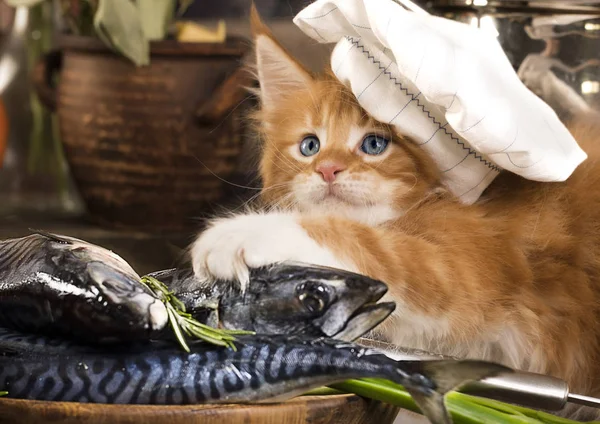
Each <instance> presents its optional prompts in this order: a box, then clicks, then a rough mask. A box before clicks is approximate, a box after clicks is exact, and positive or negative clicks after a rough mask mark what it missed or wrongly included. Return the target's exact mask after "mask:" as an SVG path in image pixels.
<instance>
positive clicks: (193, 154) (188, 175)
mask: <svg viewBox="0 0 600 424" xmlns="http://www.w3.org/2000/svg"><path fill="white" fill-rule="evenodd" d="M59 46H60V50H59V51H55V52H52V53H51V54H49V55H47V56H46V57H45V58H43V59H42V60H41V61H40V62H39V63H38V65H37V67H36V68H35V71H34V75H33V79H34V85H35V87H36V90H37V92H38V95H39V96H40V99H41V100H42V101H43V102H44V104H45V105H47V106H48V107H50V108H52V109H54V110H56V112H57V115H58V119H59V126H60V134H61V138H62V141H63V143H64V148H65V153H66V157H67V160H68V163H69V166H70V168H71V171H72V174H73V178H74V180H75V183H76V185H77V187H78V189H79V192H80V194H81V196H82V198H83V200H84V202H85V205H86V207H87V210H88V212H89V215H90V217H91V218H92V219H93V220H94V221H96V222H99V223H102V224H108V225H110V226H117V227H132V228H136V229H152V230H180V229H185V228H187V227H190V226H193V225H195V224H196V218H197V217H199V216H202V215H203V214H204V213H205V212H206V211H212V210H213V209H214V204H216V203H222V202H224V201H227V194H228V185H227V183H225V182H223V180H232V179H235V176H236V172H238V171H239V169H238V164H239V163H240V159H241V158H240V153H241V152H242V147H243V136H244V128H245V127H244V124H243V119H241V118H242V116H243V111H244V107H237V106H238V105H239V104H240V102H243V100H244V98H246V96H247V93H246V92H245V90H244V88H243V87H244V86H248V85H250V84H251V83H252V80H251V77H250V75H249V74H247V73H246V72H245V71H244V70H243V69H242V68H241V65H242V58H243V57H244V55H245V54H246V52H247V51H248V48H249V43H248V42H247V41H246V40H244V39H237V38H236V39H230V40H228V41H227V42H225V43H222V44H200V43H178V42H175V41H160V42H156V43H153V44H152V45H151V64H150V65H149V66H146V67H140V68H138V67H135V66H134V65H133V64H132V63H130V62H129V61H128V60H127V59H124V58H122V57H121V56H119V55H117V54H115V53H113V52H112V51H110V50H109V49H107V48H106V47H105V46H104V44H102V43H101V42H100V41H99V40H96V39H94V38H87V37H78V36H63V37H61V39H60V40H59ZM55 75H57V76H58V81H59V83H58V85H57V87H56V88H55V87H54V85H53V84H52V81H53V80H54V76H55ZM215 174H216V175H218V176H219V177H220V178H221V179H219V178H217V177H216V176H215ZM222 179H223V180H222Z"/></svg>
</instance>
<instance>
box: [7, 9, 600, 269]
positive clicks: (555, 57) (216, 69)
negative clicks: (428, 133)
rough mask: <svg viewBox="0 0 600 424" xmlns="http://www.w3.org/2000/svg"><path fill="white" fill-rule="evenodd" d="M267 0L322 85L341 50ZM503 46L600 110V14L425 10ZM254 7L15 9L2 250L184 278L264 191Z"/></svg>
mask: <svg viewBox="0 0 600 424" xmlns="http://www.w3.org/2000/svg"><path fill="white" fill-rule="evenodd" d="M308 3H310V1H307V0H255V4H256V5H257V8H258V10H259V12H260V13H261V15H262V16H263V18H264V19H265V20H266V21H267V22H268V24H269V25H270V26H271V28H272V29H273V31H274V33H275V35H276V37H278V38H279V39H280V41H281V42H282V43H283V44H284V45H285V46H286V47H287V48H288V49H289V50H290V51H291V52H292V53H293V54H294V55H296V56H297V57H298V58H299V60H300V61H302V62H303V63H305V64H306V66H308V67H309V68H311V69H313V70H315V71H318V70H320V69H321V68H322V67H323V66H324V65H325V64H326V63H327V62H328V57H329V52H330V50H331V48H332V46H326V45H320V44H317V43H315V41H314V40H312V39H309V38H308V37H306V36H304V35H303V34H302V33H301V32H300V31H299V30H298V29H297V28H296V27H295V26H294V24H293V23H292V21H291V18H292V17H293V16H294V15H295V14H296V13H297V12H298V11H300V10H301V9H302V8H303V7H304V6H306V5H307V4H308ZM415 3H417V4H418V5H420V6H421V7H423V8H424V9H426V10H428V11H429V12H430V13H433V14H437V15H440V16H445V17H447V18H450V19H454V20H457V21H461V22H465V23H467V24H469V25H474V26H478V27H481V28H483V29H485V30H486V31H490V32H491V33H492V34H494V35H495V36H496V37H498V39H499V41H500V43H501V45H502V46H503V48H504V50H505V52H506V54H507V56H508V58H509V60H510V61H511V63H512V64H513V67H514V69H515V71H516V72H517V73H518V75H519V76H520V77H521V78H522V79H523V81H524V82H525V83H526V84H527V85H528V86H529V87H530V88H531V89H532V90H533V91H534V92H536V93H537V94H539V95H540V96H542V97H543V98H544V99H545V100H546V101H548V103H549V104H550V105H551V106H552V107H554V108H555V109H556V110H557V112H558V113H559V114H560V115H564V116H567V115H568V114H569V113H572V111H573V110H577V109H578V108H585V107H591V108H597V107H598V101H599V99H600V54H599V53H600V1H577V0H571V1H492V0H437V1H436V0H429V1H415ZM249 7H250V1H249V0H196V1H193V0H192V1H189V0H187V1H177V0H137V1H131V0H0V239H4V238H8V237H18V236H23V235H26V234H27V233H28V231H29V228H39V229H43V230H47V231H53V232H57V233H63V234H68V235H71V236H74V237H80V238H83V239H85V240H87V241H90V242H94V243H98V244H101V245H103V246H105V247H108V248H112V249H113V250H115V251H116V252H118V253H119V254H121V255H122V256H123V257H124V258H125V259H126V260H128V261H130V262H131V263H132V265H133V266H134V268H136V269H137V270H138V272H140V273H147V272H150V271H153V270H157V269H161V268H167V267H170V266H173V265H176V264H177V263H178V261H179V260H181V258H182V257H183V254H184V249H185V247H186V246H187V245H188V244H189V242H190V241H192V239H193V236H194V234H196V233H197V232H198V231H199V230H200V229H201V228H202V225H203V219H204V218H205V217H207V216H211V215H213V214H214V213H218V212H219V211H222V210H224V209H225V208H227V209H235V208H239V207H241V206H242V205H243V204H244V203H245V202H247V201H249V200H251V199H252V197H253V196H255V195H256V194H257V192H258V190H257V189H258V187H259V186H260V182H259V181H258V180H257V178H256V175H255V172H254V170H255V162H256V146H255V144H254V138H253V134H252V131H251V129H250V127H249V125H248V122H247V120H246V119H245V113H246V112H247V111H248V108H251V107H252V106H253V105H254V104H255V99H253V98H252V97H251V96H250V95H249V94H248V93H247V92H246V91H245V90H244V88H243V87H245V86H248V85H253V84H255V82H254V81H252V80H251V79H250V77H249V75H248V74H246V73H245V72H243V64H244V63H245V61H247V60H249V59H250V56H249V52H250V42H249V37H250V31H249V23H248V13H249Z"/></svg>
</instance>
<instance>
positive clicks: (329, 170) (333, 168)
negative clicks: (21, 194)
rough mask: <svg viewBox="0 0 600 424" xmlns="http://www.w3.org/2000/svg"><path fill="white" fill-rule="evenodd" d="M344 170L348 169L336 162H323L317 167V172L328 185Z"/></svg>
mask: <svg viewBox="0 0 600 424" xmlns="http://www.w3.org/2000/svg"><path fill="white" fill-rule="evenodd" d="M344 169H346V167H345V166H344V165H342V164H340V163H336V162H322V163H320V164H318V165H317V172H319V173H321V176H322V177H323V180H324V181H325V182H326V183H332V182H333V181H335V177H336V175H337V174H339V173H340V172H342V171H343V170H344Z"/></svg>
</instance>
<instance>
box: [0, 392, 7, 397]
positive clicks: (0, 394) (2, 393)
mask: <svg viewBox="0 0 600 424" xmlns="http://www.w3.org/2000/svg"><path fill="white" fill-rule="evenodd" d="M7 394H8V392H6V391H5V392H2V391H0V396H6V395H7Z"/></svg>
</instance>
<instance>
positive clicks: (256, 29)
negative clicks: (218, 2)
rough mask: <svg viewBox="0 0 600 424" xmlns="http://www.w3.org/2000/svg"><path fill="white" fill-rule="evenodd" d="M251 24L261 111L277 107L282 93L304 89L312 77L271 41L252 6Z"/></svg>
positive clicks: (272, 38) (268, 33) (281, 47)
mask: <svg viewBox="0 0 600 424" xmlns="http://www.w3.org/2000/svg"><path fill="white" fill-rule="evenodd" d="M250 23H251V27H252V34H253V36H254V45H255V50H256V51H255V53H256V73H257V77H258V82H259V84H260V98H261V102H262V105H263V107H267V108H268V107H270V106H274V105H276V104H277V101H278V100H279V99H280V98H281V96H282V95H284V94H285V93H289V92H290V91H292V90H297V89H301V88H306V87H307V86H308V84H309V83H310V81H311V79H312V77H311V75H310V73H309V72H308V71H307V70H306V69H305V68H304V67H303V66H302V65H301V64H300V63H298V61H297V60H295V59H294V58H293V57H292V56H291V55H290V54H289V53H288V52H287V51H286V49H285V48H284V47H283V46H282V45H281V44H280V43H279V42H278V41H277V40H276V39H275V37H273V34H272V33H271V31H270V29H269V28H268V27H267V26H266V25H265V24H264V23H263V22H262V20H261V19H260V16H259V14H258V11H257V10H256V7H255V6H254V2H253V3H252V6H251V9H250Z"/></svg>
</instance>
